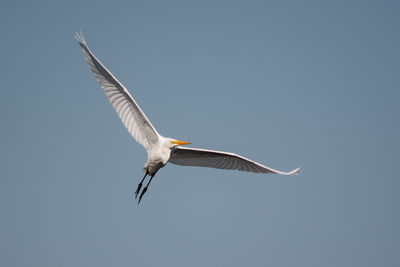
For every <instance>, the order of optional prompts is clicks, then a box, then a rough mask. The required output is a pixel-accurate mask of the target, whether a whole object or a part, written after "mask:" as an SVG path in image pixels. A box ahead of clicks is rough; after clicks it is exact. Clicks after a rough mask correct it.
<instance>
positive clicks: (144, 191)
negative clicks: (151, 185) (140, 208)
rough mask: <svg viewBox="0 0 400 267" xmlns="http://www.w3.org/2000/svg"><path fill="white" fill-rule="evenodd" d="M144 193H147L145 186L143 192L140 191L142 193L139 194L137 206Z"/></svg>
mask: <svg viewBox="0 0 400 267" xmlns="http://www.w3.org/2000/svg"><path fill="white" fill-rule="evenodd" d="M146 191H147V186H146V187H145V188H143V191H142V193H141V194H140V197H139V201H138V205H139V203H140V201H141V200H142V197H143V195H144V193H146Z"/></svg>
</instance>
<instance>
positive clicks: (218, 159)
mask: <svg viewBox="0 0 400 267" xmlns="http://www.w3.org/2000/svg"><path fill="white" fill-rule="evenodd" d="M169 162H171V163H173V164H177V165H183V166H198V167H210V168H217V169H225V170H239V171H247V172H257V173H276V174H283V175H293V174H297V173H298V171H299V169H300V168H297V169H295V170H293V171H291V172H282V171H278V170H274V169H271V168H269V167H267V166H264V165H262V164H260V163H258V162H255V161H253V160H250V159H247V158H245V157H242V156H239V155H237V154H234V153H229V152H223V151H214V150H206V149H199V148H191V147H180V146H176V147H174V149H173V150H172V152H171V156H170V159H169Z"/></svg>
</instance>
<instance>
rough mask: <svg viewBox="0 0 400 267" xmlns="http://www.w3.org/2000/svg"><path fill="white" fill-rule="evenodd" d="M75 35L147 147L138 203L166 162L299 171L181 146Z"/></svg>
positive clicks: (121, 113)
mask: <svg viewBox="0 0 400 267" xmlns="http://www.w3.org/2000/svg"><path fill="white" fill-rule="evenodd" d="M75 38H76V39H77V40H78V42H79V44H80V46H81V48H82V51H83V54H84V56H85V59H86V61H87V63H88V64H89V67H90V69H91V70H92V72H93V73H94V75H95V77H96V79H97V81H98V82H99V83H100V86H101V87H102V88H103V90H104V93H105V94H106V96H107V98H108V100H109V101H110V103H111V104H112V106H113V107H114V109H115V111H116V112H117V114H118V116H119V117H120V119H121V120H122V122H123V124H124V125H125V127H126V129H127V130H128V132H129V133H130V134H131V135H132V137H133V138H134V139H135V140H136V141H137V142H138V143H139V144H141V145H142V146H143V147H144V148H145V149H146V151H147V154H148V159H147V162H146V164H145V166H144V168H143V171H144V172H145V176H144V177H143V179H142V180H141V182H140V183H139V185H138V188H137V190H136V193H135V196H136V197H137V195H138V193H139V192H140V189H141V187H142V184H143V181H144V179H145V178H146V176H147V175H150V177H151V178H150V180H149V182H148V183H147V185H146V187H145V188H144V189H143V191H142V193H141V194H140V197H139V202H138V203H140V201H141V199H142V196H143V194H144V193H145V192H146V191H147V188H148V186H149V184H150V182H151V180H152V178H153V176H154V175H155V173H156V172H157V171H158V170H159V169H160V168H162V167H163V166H164V165H165V164H167V162H171V163H173V164H177V165H183V166H200V167H211V168H217V169H226V170H239V171H247V172H255V173H276V174H283V175H293V174H297V173H298V171H299V168H297V169H295V170H293V171H290V172H282V171H278V170H274V169H272V168H269V167H267V166H264V165H262V164H260V163H258V162H255V161H253V160H250V159H247V158H245V157H242V156H239V155H237V154H234V153H229V152H222V151H213V150H205V149H198V148H189V147H181V146H180V145H187V144H190V143H189V142H183V141H178V140H176V139H172V138H166V137H163V136H161V135H160V134H159V133H158V132H157V130H156V129H155V128H154V126H153V125H152V124H151V122H150V121H149V119H148V118H147V117H146V115H145V114H144V113H143V111H142V110H141V109H140V107H139V105H138V104H137V103H136V101H135V99H134V98H133V97H132V95H131V94H130V93H129V92H128V90H127V89H126V88H125V87H124V86H123V85H122V83H120V82H119V81H118V80H117V78H115V77H114V75H113V74H112V73H111V72H110V71H109V70H108V69H107V68H106V67H104V65H103V64H102V63H101V62H100V61H99V60H98V59H97V58H96V57H95V56H94V54H93V53H92V52H91V51H90V49H89V48H88V46H87V44H86V40H85V38H84V36H83V34H82V33H81V32H79V33H77V34H76V35H75Z"/></svg>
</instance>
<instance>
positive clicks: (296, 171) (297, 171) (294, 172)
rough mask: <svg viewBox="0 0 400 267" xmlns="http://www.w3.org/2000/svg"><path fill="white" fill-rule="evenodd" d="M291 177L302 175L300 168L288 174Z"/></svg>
mask: <svg viewBox="0 0 400 267" xmlns="http://www.w3.org/2000/svg"><path fill="white" fill-rule="evenodd" d="M288 174H289V175H299V174H300V167H298V168H296V169H294V170H293V171H291V172H289V173H288Z"/></svg>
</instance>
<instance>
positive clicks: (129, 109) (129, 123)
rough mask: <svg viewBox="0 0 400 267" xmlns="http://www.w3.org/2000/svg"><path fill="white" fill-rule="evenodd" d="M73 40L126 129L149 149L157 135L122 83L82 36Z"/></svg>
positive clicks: (77, 36)
mask: <svg viewBox="0 0 400 267" xmlns="http://www.w3.org/2000/svg"><path fill="white" fill-rule="evenodd" d="M75 38H76V39H77V40H78V42H79V44H80V46H81V47H82V51H83V55H84V56H85V59H86V61H87V63H88V64H89V67H90V69H91V70H92V71H93V73H94V76H95V77H96V79H97V81H98V82H99V83H100V85H101V87H102V88H103V90H104V93H105V94H106V96H107V98H108V100H109V101H110V103H111V104H112V105H113V107H114V109H115V111H116V112H117V113H118V116H119V117H120V119H121V120H122V122H123V123H124V125H125V127H126V129H127V130H128V131H129V133H130V134H131V135H132V136H133V138H135V140H136V141H137V142H138V143H139V144H141V145H142V146H144V148H145V149H146V150H149V149H151V147H152V145H153V144H155V143H156V142H157V141H158V138H159V134H158V133H157V131H156V129H155V128H154V126H153V125H152V124H151V123H150V121H149V119H148V118H147V117H146V115H145V114H144V113H143V111H142V110H141V109H140V107H139V105H138V104H137V103H136V101H135V99H133V97H132V96H131V94H130V93H129V92H128V90H127V89H126V88H125V87H124V86H123V85H122V83H120V82H119V81H118V80H117V78H115V77H114V75H113V74H112V73H111V72H110V71H109V70H108V69H107V68H106V67H104V65H103V64H102V63H101V62H100V61H99V60H98V59H97V58H96V57H95V56H94V55H93V53H92V52H91V51H90V49H89V48H88V46H87V45H86V40H85V38H84V36H83V34H82V33H81V32H79V33H77V34H76V35H75Z"/></svg>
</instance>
